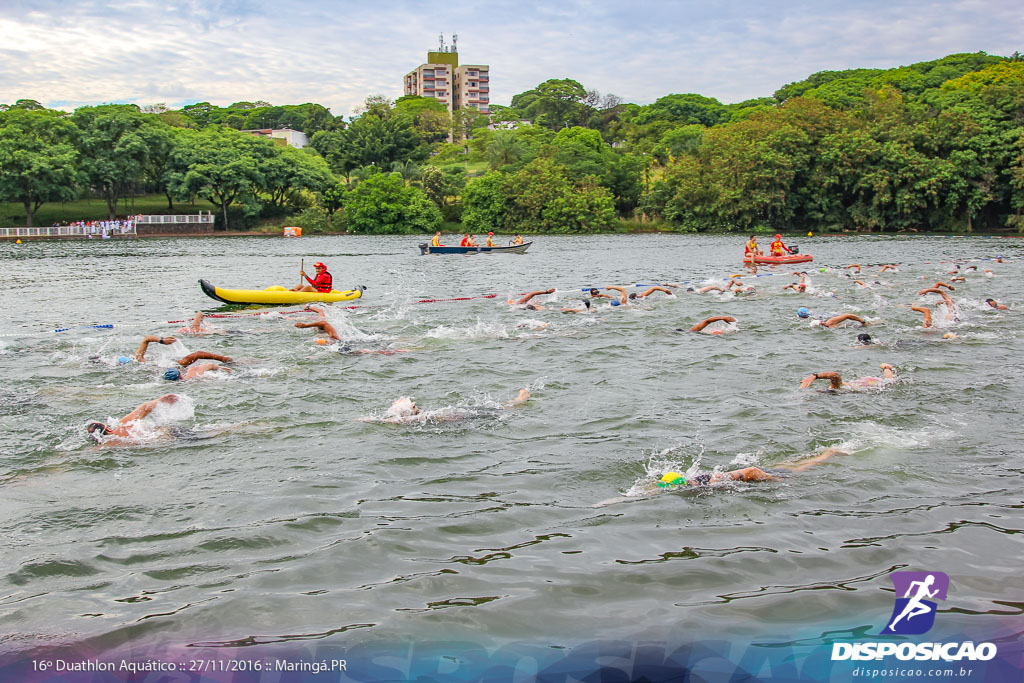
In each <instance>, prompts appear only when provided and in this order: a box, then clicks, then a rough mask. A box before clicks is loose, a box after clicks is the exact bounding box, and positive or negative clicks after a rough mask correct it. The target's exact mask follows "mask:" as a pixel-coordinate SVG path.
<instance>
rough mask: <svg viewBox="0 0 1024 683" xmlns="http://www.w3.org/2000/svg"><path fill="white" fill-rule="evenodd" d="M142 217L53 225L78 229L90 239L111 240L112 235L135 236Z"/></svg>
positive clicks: (62, 222) (66, 222)
mask: <svg viewBox="0 0 1024 683" xmlns="http://www.w3.org/2000/svg"><path fill="white" fill-rule="evenodd" d="M140 217H141V216H128V217H127V218H118V219H116V220H108V221H71V222H68V221H59V222H56V223H54V224H53V227H55V228H63V227H69V228H77V230H75V232H80V233H81V234H83V235H85V236H86V237H87V238H88V239H97V238H98V239H109V238H110V237H111V236H112V235H134V234H135V223H136V221H137V220H138V219H139V218H140Z"/></svg>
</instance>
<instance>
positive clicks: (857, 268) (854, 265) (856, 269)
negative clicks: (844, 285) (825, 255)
mask: <svg viewBox="0 0 1024 683" xmlns="http://www.w3.org/2000/svg"><path fill="white" fill-rule="evenodd" d="M851 268H852V269H853V272H855V273H860V264H859V263H851V264H850V265H848V266H846V269H847V270H850V269H851Z"/></svg>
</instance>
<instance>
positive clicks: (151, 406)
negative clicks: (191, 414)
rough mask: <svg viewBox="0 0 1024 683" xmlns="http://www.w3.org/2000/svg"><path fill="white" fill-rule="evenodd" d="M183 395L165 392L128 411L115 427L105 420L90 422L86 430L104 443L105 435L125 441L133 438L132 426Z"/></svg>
mask: <svg viewBox="0 0 1024 683" xmlns="http://www.w3.org/2000/svg"><path fill="white" fill-rule="evenodd" d="M180 398H181V397H180V396H179V395H178V394H164V395H163V396H161V397H160V398H156V399H153V400H152V401H146V402H145V403H143V404H142V405H140V406H139V407H138V408H136V409H135V410H133V411H132V412H130V413H128V414H127V415H125V416H124V417H122V418H121V419H120V420H118V421H117V424H115V425H114V426H113V427H110V426H109V425H107V424H106V423H105V422H90V423H89V424H88V426H86V431H88V432H89V434H90V435H91V436H92V438H94V439H95V440H96V441H97V442H100V443H103V442H105V441H106V440H105V439H104V438H103V437H105V436H110V437H116V438H117V439H118V440H121V441H124V440H128V439H131V438H132V434H131V428H132V427H134V426H135V424H136V423H137V422H138V421H139V420H142V419H143V418H145V417H147V416H148V415H149V414H150V413H152V412H153V411H154V410H155V409H156V408H157V406H159V405H161V404H164V405H173V404H175V403H177V402H178V399H180Z"/></svg>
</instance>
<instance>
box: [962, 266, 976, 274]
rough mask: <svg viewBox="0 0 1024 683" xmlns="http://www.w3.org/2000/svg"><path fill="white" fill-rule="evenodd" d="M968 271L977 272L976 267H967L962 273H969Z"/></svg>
mask: <svg viewBox="0 0 1024 683" xmlns="http://www.w3.org/2000/svg"><path fill="white" fill-rule="evenodd" d="M969 270H973V271H974V272H978V266H967V267H966V268H964V272H965V273H966V272H967V271H969Z"/></svg>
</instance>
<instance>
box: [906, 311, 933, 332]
mask: <svg viewBox="0 0 1024 683" xmlns="http://www.w3.org/2000/svg"><path fill="white" fill-rule="evenodd" d="M910 310H912V311H917V312H918V313H920V314H921V315H923V316H924V320H922V321H921V327H925V328H927V327H931V326H932V309H930V308H928V307H927V306H911V307H910Z"/></svg>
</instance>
